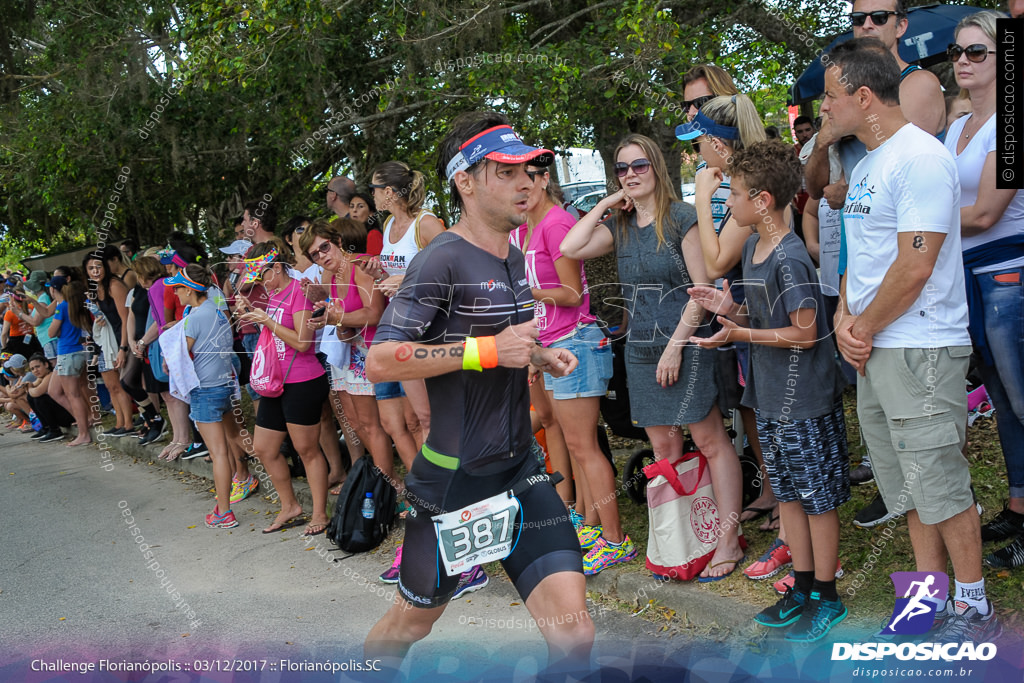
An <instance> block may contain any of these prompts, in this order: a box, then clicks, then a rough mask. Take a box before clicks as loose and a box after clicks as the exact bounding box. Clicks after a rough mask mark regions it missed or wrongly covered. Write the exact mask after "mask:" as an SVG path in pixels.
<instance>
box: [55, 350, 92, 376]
mask: <svg viewBox="0 0 1024 683" xmlns="http://www.w3.org/2000/svg"><path fill="white" fill-rule="evenodd" d="M85 361H86V358H85V351H75V352H74V353H62V354H60V355H59V356H57V374H58V375H60V376H61V377H78V376H79V375H81V374H82V369H83V368H84V367H85Z"/></svg>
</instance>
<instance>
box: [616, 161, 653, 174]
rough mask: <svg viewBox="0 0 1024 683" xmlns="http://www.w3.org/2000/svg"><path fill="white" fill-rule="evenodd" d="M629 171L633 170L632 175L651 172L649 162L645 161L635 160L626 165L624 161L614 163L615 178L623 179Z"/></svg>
mask: <svg viewBox="0 0 1024 683" xmlns="http://www.w3.org/2000/svg"><path fill="white" fill-rule="evenodd" d="M629 169H633V173H636V174H637V175H643V174H644V173H647V171H649V170H651V162H650V161H648V160H647V159H636V160H634V161H632V162H630V163H628V164H627V163H626V162H624V161H617V162H615V175H616V176H617V177H619V178H625V177H626V174H627V173H629Z"/></svg>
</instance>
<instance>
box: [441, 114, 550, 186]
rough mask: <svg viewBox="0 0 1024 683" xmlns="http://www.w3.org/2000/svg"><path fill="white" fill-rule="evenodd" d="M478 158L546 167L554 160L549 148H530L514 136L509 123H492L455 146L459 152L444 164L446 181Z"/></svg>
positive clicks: (478, 159) (514, 133) (449, 180)
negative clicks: (492, 124) (498, 124)
mask: <svg viewBox="0 0 1024 683" xmlns="http://www.w3.org/2000/svg"><path fill="white" fill-rule="evenodd" d="M481 159H490V160H491V161H498V162H501V163H503V164H521V163H523V162H524V161H529V162H531V163H534V164H536V165H537V166H548V165H550V164H551V162H552V161H554V160H555V153H554V152H552V151H551V150H550V149H543V148H541V147H530V146H529V145H527V144H526V143H524V142H523V141H522V139H521V138H520V137H519V136H518V135H516V132H515V131H514V130H512V127H511V126H494V127H493V128H488V129H487V130H485V131H483V132H482V133H478V134H476V135H474V136H473V137H471V138H470V139H469V140H466V141H465V142H464V143H462V145H460V146H459V152H458V154H456V155H455V156H454V157H452V160H451V161H449V162H448V166H447V167H445V175H446V176H447V178H448V182H451V180H452V178H454V177H455V174H456V173H458V172H459V171H465V170H466V169H468V168H470V167H471V166H472V165H473V164H475V163H477V162H478V161H480V160H481Z"/></svg>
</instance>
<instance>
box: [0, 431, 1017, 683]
mask: <svg viewBox="0 0 1024 683" xmlns="http://www.w3.org/2000/svg"><path fill="white" fill-rule="evenodd" d="M0 430H2V427H0ZM264 493H267V492H264ZM212 507H213V494H212V492H211V483H210V481H209V480H207V479H204V478H201V477H197V476H194V475H192V474H187V473H183V472H178V471H177V470H175V469H168V468H165V467H156V466H154V465H152V464H150V463H149V462H148V461H140V460H136V459H134V458H132V457H130V456H126V455H121V454H118V453H116V452H109V451H108V452H104V451H101V450H100V449H98V448H96V447H86V448H76V449H69V448H66V447H65V446H64V445H63V444H62V443H56V444H41V445H40V444H37V443H35V442H33V441H31V440H29V438H28V436H27V435H22V434H16V433H13V432H10V431H6V430H4V431H3V433H2V435H0V683H6V682H7V681H33V682H40V683H42V682H47V681H79V682H82V683H92V682H94V681H103V682H106V681H147V682H149V681H153V682H160V681H182V682H185V681H189V682H191V681H245V682H248V681H261V682H262V681H266V682H269V683H277V682H279V681H283V682H291V681H303V682H306V681H336V680H341V681H345V680H372V681H380V680H391V679H394V678H396V677H397V678H401V679H405V680H416V681H440V680H443V681H480V680H486V681H508V680H511V681H530V680H534V679H536V678H537V677H538V672H540V673H541V675H542V677H543V679H544V680H546V681H548V680H550V681H555V680H588V681H598V680H600V681H631V680H646V681H680V680H684V679H688V680H693V681H708V682H718V681H721V682H722V683H725V682H727V681H728V682H730V683H731V682H732V681H746V680H763V681H796V680H799V681H822V680H829V681H834V682H838V681H843V682H846V681H851V682H852V681H858V680H861V679H862V678H866V677H877V676H878V675H879V673H881V672H882V671H886V670H887V667H889V666H891V665H892V666H895V665H901V666H907V667H908V670H909V665H907V663H906V662H902V661H886V662H884V663H882V662H866V663H862V662H859V661H858V662H853V661H832V657H831V656H830V653H831V652H832V648H831V647H830V644H828V643H823V644H821V646H820V647H814V648H811V649H807V648H803V649H800V648H796V647H787V646H785V645H784V644H783V643H782V640H781V637H777V638H774V639H773V638H771V637H770V636H773V635H776V636H778V635H780V634H768V636H769V637H768V638H767V639H765V638H764V637H763V634H762V637H757V636H756V635H755V633H754V631H755V630H754V629H751V628H749V624H746V626H747V627H748V628H744V627H742V626H740V627H737V630H736V631H735V632H734V634H733V637H732V638H731V639H730V640H729V641H727V642H724V643H718V642H713V641H711V640H708V639H707V638H706V637H705V636H703V635H702V633H701V628H700V626H701V624H700V621H699V620H700V617H698V618H697V619H698V623H696V624H694V625H693V627H692V628H690V629H688V630H683V631H681V632H679V631H677V630H676V629H675V628H670V629H669V631H668V632H665V631H663V630H662V629H663V628H664V627H666V626H669V624H668V622H667V621H655V620H645V619H640V618H634V617H633V616H631V615H630V614H629V613H628V611H625V610H622V609H621V607H620V608H619V609H616V608H615V607H614V606H613V605H612V603H611V602H609V601H607V600H603V599H602V600H599V601H598V603H597V604H595V603H593V602H591V601H589V600H588V608H589V609H590V611H591V614H592V616H593V618H594V623H595V627H596V630H597V639H596V643H595V647H594V653H593V658H592V666H593V670H592V671H591V672H577V673H576V674H575V675H571V676H568V677H566V676H565V675H562V674H558V675H554V674H551V673H550V672H545V671H543V667H544V666H545V664H546V659H547V650H546V647H545V645H544V641H543V638H542V637H541V636H540V633H539V631H538V630H537V628H536V625H534V624H533V623H532V622H531V621H530V618H529V614H528V612H527V611H526V609H525V607H523V606H522V605H521V604H520V599H519V596H518V595H517V594H516V593H515V591H514V589H513V588H512V586H511V584H510V583H509V582H508V580H507V579H506V578H505V577H504V575H503V574H501V573H498V574H497V575H495V576H492V577H491V583H490V585H488V586H487V587H486V588H485V589H484V590H482V591H479V592H476V593H472V594H470V595H468V596H467V597H466V598H464V599H462V600H459V601H455V602H453V603H451V605H450V606H449V608H448V611H447V613H446V614H445V615H444V617H443V618H442V619H441V620H440V621H439V622H438V624H437V625H436V626H435V628H434V632H433V633H432V634H431V635H430V636H429V637H428V638H427V639H426V640H424V641H422V642H420V643H418V644H417V645H415V646H414V647H413V648H412V650H411V652H410V654H409V656H408V657H407V658H406V659H405V660H404V662H403V663H402V666H401V668H400V669H399V671H398V672H393V671H390V672H389V671H384V672H381V673H375V672H367V673H358V671H357V670H358V667H360V666H363V667H369V668H374V667H375V666H379V665H378V664H375V663H373V662H369V663H368V662H366V661H365V660H364V659H363V655H362V642H363V640H364V638H365V637H366V634H367V632H368V631H369V629H370V627H371V626H372V625H373V624H374V623H375V622H376V621H377V619H378V618H379V617H380V616H381V615H382V614H383V613H384V612H385V610H386V609H387V607H388V606H389V605H390V604H391V601H392V600H393V598H394V593H393V590H394V589H393V587H391V586H386V585H384V584H381V583H379V582H378V581H377V580H376V577H377V576H378V575H379V574H380V573H381V572H382V571H383V570H384V569H386V568H387V567H388V566H389V565H390V562H391V559H392V556H393V552H394V546H395V544H396V543H398V541H399V538H400V535H401V534H400V532H399V533H393V534H392V536H391V538H389V539H388V541H387V542H386V543H385V544H384V545H383V546H382V547H381V548H379V549H378V550H377V551H376V552H372V553H367V554H362V555H356V556H352V557H349V558H347V559H344V560H343V561H340V562H335V561H334V559H335V558H336V557H340V556H341V555H342V553H340V552H332V551H330V550H329V548H330V544H329V543H328V542H327V541H326V540H325V539H324V537H323V536H319V537H316V538H314V539H313V540H312V541H311V540H309V539H304V538H302V537H301V536H300V534H301V527H300V528H297V529H293V530H289V531H285V532H281V533H277V534H273V535H264V534H262V533H260V530H261V529H263V528H264V527H265V526H267V525H268V524H269V522H270V520H271V519H272V518H273V516H274V514H275V513H276V512H277V509H276V508H275V507H274V506H273V505H272V504H271V503H270V502H269V501H268V500H266V499H264V498H263V497H262V495H257V496H254V497H253V498H250V499H249V500H246V501H244V502H242V503H240V504H237V505H235V506H234V508H233V509H234V511H235V514H236V516H237V517H238V519H239V522H240V526H239V527H237V528H236V529H232V530H212V529H207V528H206V526H205V524H204V521H203V520H204V515H205V514H206V513H207V512H209V511H210V509H212ZM602 576H603V575H602ZM637 576H640V575H639V574H637ZM598 578H599V579H600V578H602V577H598ZM648 581H649V579H648ZM620 583H621V581H620ZM600 586H602V583H601V582H600V581H593V580H592V581H591V583H590V584H589V586H588V588H590V589H592V590H599V589H600V588H599V587H600ZM680 588H682V587H680ZM671 593H673V594H675V593H678V594H679V595H680V596H687V595H688V596H690V598H689V599H686V600H684V601H683V603H682V604H678V605H676V606H675V609H676V610H677V611H680V612H681V611H686V610H688V609H689V607H688V605H689V604H690V603H691V602H695V601H696V596H697V595H699V591H698V592H694V591H693V590H689V591H688V592H687V591H683V590H680V591H672V592H671ZM661 597H665V598H666V602H667V598H668V597H669V595H668V594H666V595H665V596H660V594H659V599H660V598H661ZM717 604H720V605H721V610H723V614H722V615H721V616H722V617H725V616H726V615H725V614H724V611H725V610H726V608H727V606H728V605H730V604H731V603H730V602H729V601H722V600H719V602H718V603H717ZM741 611H744V613H745V611H746V610H741ZM651 612H655V610H651ZM702 613H703V614H707V609H706V608H705V610H704V612H700V611H699V610H693V611H692V614H702ZM648 614H650V612H649V613H648ZM704 618H710V619H712V620H713V619H714V618H715V614H714V613H712V614H710V615H709V616H706V617H704ZM690 621H691V622H693V618H692V617H690ZM671 625H672V626H673V627H674V626H678V622H673V623H672V624H671ZM762 631H763V629H762ZM846 638H847V639H853V640H855V641H857V640H864V639H866V638H870V635H869V634H864V635H863V637H862V638H858V637H857V636H855V635H854V634H852V633H850V634H848V635H847V636H846ZM1021 652H1022V650H1021V649H1020V641H1019V639H1016V641H1015V642H1014V643H1012V644H1009V643H1007V644H1003V645H1000V657H999V661H994V662H989V663H981V662H964V663H963V667H961V662H953V663H950V664H949V665H944V666H950V667H954V668H955V669H956V672H955V674H950V675H949V676H946V677H945V678H947V679H949V678H957V679H958V680H961V681H977V680H1011V679H1012V680H1021V678H1020V676H1021V673H1020V672H1021V670H1022V664H1024V662H1022V661H1021V658H1022V657H1024V655H1022V654H1021ZM862 664H863V665H864V666H863V667H862V666H861V665H862ZM914 664H920V663H917V662H914ZM940 665H941V663H931V662H929V663H928V664H921V666H924V667H925V668H934V667H937V666H940ZM961 668H963V669H965V670H966V669H971V668H973V671H971V672H966V671H965V672H964V673H961ZM332 669H333V672H331V673H329V672H330V671H331V670H332ZM83 670H84V671H85V672H86V674H87V675H82V674H81V673H79V672H80V671H83ZM950 671H953V669H952V668H951V669H950ZM940 675H941V674H940ZM884 678H885V680H887V681H890V682H894V681H903V680H919V678H920V676H917V675H909V676H908V675H899V674H896V675H888V676H884Z"/></svg>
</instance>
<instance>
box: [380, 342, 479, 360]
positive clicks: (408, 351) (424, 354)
mask: <svg viewBox="0 0 1024 683" xmlns="http://www.w3.org/2000/svg"><path fill="white" fill-rule="evenodd" d="M462 355H463V348H462V346H455V347H452V348H445V347H437V348H433V349H426V348H422V347H420V348H418V349H413V348H412V345H411V344H399V346H398V348H397V349H395V360H397V361H398V362H399V363H403V362H405V361H407V360H409V359H410V358H418V359H424V358H445V357H448V356H450V357H452V358H461V357H462Z"/></svg>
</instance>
